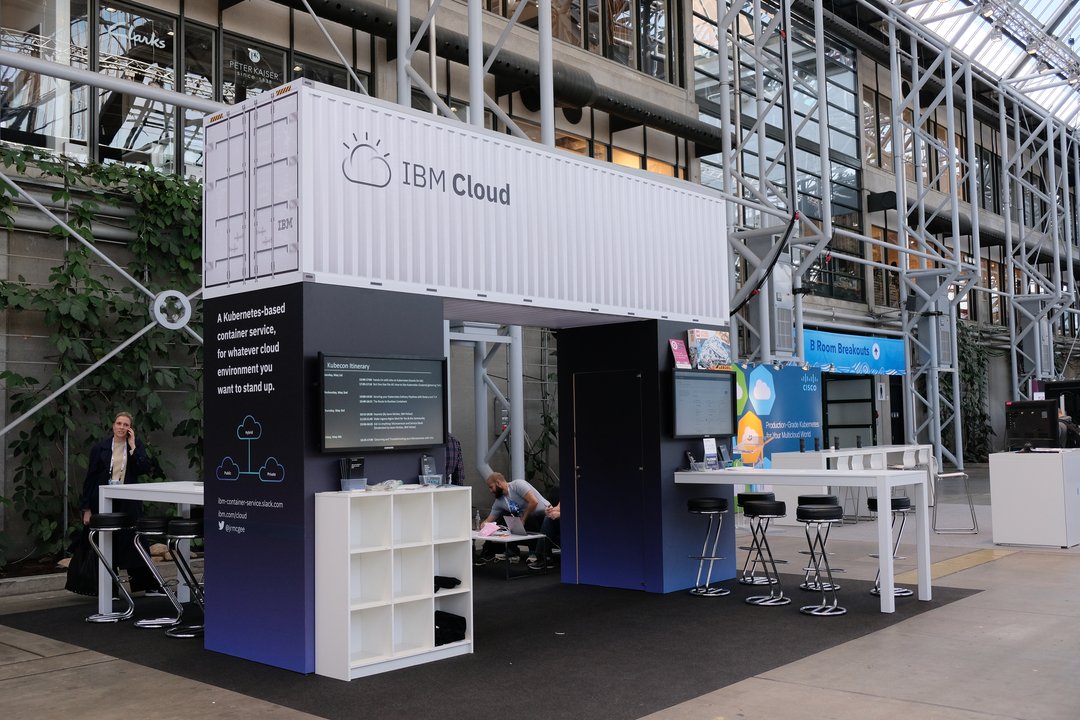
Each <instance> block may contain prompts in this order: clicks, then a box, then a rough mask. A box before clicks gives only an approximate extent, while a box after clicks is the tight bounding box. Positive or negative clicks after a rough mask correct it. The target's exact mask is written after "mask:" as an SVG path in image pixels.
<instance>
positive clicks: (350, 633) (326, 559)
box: [315, 486, 473, 680]
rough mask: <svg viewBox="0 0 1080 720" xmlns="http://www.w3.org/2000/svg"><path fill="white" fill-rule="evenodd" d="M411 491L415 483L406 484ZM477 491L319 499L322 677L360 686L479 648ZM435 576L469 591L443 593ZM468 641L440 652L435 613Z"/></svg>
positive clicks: (318, 666) (318, 652) (318, 654)
mask: <svg viewBox="0 0 1080 720" xmlns="http://www.w3.org/2000/svg"><path fill="white" fill-rule="evenodd" d="M406 487H411V486H406ZM471 509H472V489H471V488H467V487H457V486H453V487H417V488H416V489H408V490H406V489H401V488H399V489H397V490H393V491H376V490H367V491H357V492H328V493H317V494H316V495H315V672H316V673H318V674H319V675H326V676H327V677H333V678H337V679H339V680H352V679H353V678H358V677H363V676H365V675H374V674H376V673H380V672H386V671H387V670H396V669H398V668H403V667H409V666H411V665H419V664H421V663H426V662H431V661H433V660H441V659H443V658H448V657H454V656H455V655H464V654H466V653H471V652H472V651H473V641H472V638H473V632H472V630H473V603H472V539H471V535H470V527H469V522H470V515H469V513H470V511H471ZM436 575H444V576H449V577H455V578H457V579H459V580H460V581H461V584H460V585H458V586H457V587H455V588H452V589H440V590H439V591H438V592H437V593H436V592H435V581H434V578H435V576H436ZM437 610H442V611H444V612H449V613H453V614H454V615H459V616H461V617H463V618H465V639H464V640H461V641H458V642H453V643H447V644H444V645H438V646H436V645H435V611H437Z"/></svg>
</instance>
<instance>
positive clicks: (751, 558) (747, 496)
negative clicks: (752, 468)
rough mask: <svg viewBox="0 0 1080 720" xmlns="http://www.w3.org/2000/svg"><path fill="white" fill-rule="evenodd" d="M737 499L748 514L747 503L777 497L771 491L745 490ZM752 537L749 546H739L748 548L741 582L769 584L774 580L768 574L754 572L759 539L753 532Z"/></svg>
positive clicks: (740, 576)
mask: <svg viewBox="0 0 1080 720" xmlns="http://www.w3.org/2000/svg"><path fill="white" fill-rule="evenodd" d="M736 499H737V501H738V503H739V507H741V508H743V514H744V515H746V503H748V502H756V501H758V500H767V501H772V500H775V499H776V495H775V494H774V493H771V492H744V493H739V494H738V495H737V496H736ZM746 517H747V519H749V517H750V516H749V515H746ZM750 529H751V531H753V529H754V525H753V523H750ZM751 537H752V538H753V539H752V540H751V543H750V545H749V547H740V548H739V549H740V550H746V560H744V561H743V566H742V573H740V575H739V584H741V585H768V584H770V583H772V582H773V581H772V580H771V579H770V578H769V576H768V574H766V575H764V576H762V575H755V574H754V572H755V570H756V569H757V563H758V559H757V555H756V554H755V553H754V551H755V550H756V549H757V539H756V536H754V535H753V533H751Z"/></svg>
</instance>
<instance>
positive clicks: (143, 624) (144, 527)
mask: <svg viewBox="0 0 1080 720" xmlns="http://www.w3.org/2000/svg"><path fill="white" fill-rule="evenodd" d="M168 529H169V521H168V519H167V518H150V517H142V518H139V519H138V520H136V521H135V551H136V552H137V553H139V557H141V558H142V559H143V562H144V563H146V567H148V568H150V573H151V574H152V575H153V576H154V579H155V580H157V583H158V586H160V587H161V590H162V592H164V593H165V596H166V597H167V598H169V602H170V603H172V606H173V609H174V610H176V617H159V618H143V619H141V620H136V621H135V627H137V628H161V627H175V626H177V625H179V624H180V618H181V617H182V616H183V614H184V606H183V605H181V604H180V601H179V600H177V599H176V594H175V593H174V592H173V591H172V589H171V588H169V584H168V583H167V582H165V580H164V579H163V578H162V577H161V573H160V572H158V569H157V566H156V565H155V564H154V560H153V558H151V557H150V553H148V552H147V551H146V548H145V547H143V544H142V538H146V539H147V540H151V541H153V540H156V541H157V542H162V541H164V540H165V539H166V534H167V532H168Z"/></svg>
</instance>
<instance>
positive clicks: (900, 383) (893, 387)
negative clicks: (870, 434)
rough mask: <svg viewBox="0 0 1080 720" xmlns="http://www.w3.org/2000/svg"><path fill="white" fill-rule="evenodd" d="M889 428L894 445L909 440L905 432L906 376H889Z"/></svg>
mask: <svg viewBox="0 0 1080 720" xmlns="http://www.w3.org/2000/svg"><path fill="white" fill-rule="evenodd" d="M889 428H890V430H891V432H892V444H893V445H901V444H903V443H906V442H907V439H906V437H905V432H904V378H902V377H900V376H899V375H890V376H889Z"/></svg>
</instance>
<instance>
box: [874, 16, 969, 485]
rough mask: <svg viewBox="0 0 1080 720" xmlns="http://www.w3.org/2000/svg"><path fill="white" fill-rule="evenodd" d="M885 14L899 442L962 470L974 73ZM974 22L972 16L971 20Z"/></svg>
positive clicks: (963, 61)
mask: <svg viewBox="0 0 1080 720" xmlns="http://www.w3.org/2000/svg"><path fill="white" fill-rule="evenodd" d="M889 19H890V22H889V23H888V37H889V55H890V58H891V60H892V62H891V63H890V65H891V68H890V81H891V91H892V97H893V103H892V127H893V138H894V141H893V144H894V148H896V145H897V144H898V143H902V148H903V149H902V151H896V152H894V154H893V172H894V175H895V180H896V223H897V245H898V250H899V251H900V259H901V261H900V263H899V265H900V288H901V298H902V304H901V309H900V323H901V330H902V331H903V337H904V346H905V352H906V356H907V360H908V372H907V374H906V375H905V376H904V411H905V417H906V419H907V427H906V428H905V430H906V434H907V437H906V441H907V442H909V443H914V442H929V443H930V444H932V445H933V446H934V456H935V459H936V462H937V465H938V467H941V464H942V461H943V460H948V461H949V462H950V463H952V464H954V465H955V466H956V467H958V468H963V467H964V454H963V428H962V427H961V422H960V420H961V414H960V412H959V408H960V400H961V388H960V368H959V360H958V356H957V346H956V318H957V307H958V306H959V304H960V303H961V301H963V300H964V299H965V298H966V296H967V294H968V293H969V292H970V290H971V288H972V287H973V286H974V285H975V284H976V283H977V282H978V280H979V268H980V264H979V261H978V260H977V258H980V257H981V252H980V240H979V222H978V214H977V213H972V222H971V229H970V237H971V255H972V258H973V259H972V260H971V261H965V258H964V256H963V253H962V244H961V235H962V233H961V224H960V188H961V187H963V188H964V189H965V190H966V193H967V196H968V197H969V198H975V197H977V196H978V195H977V193H978V185H977V173H976V172H975V164H974V161H973V158H975V157H976V154H975V138H974V137H973V133H972V132H965V133H963V137H964V138H966V143H965V147H963V148H962V149H961V147H960V146H959V144H958V142H957V138H958V137H959V136H960V129H961V128H960V127H958V121H959V120H960V119H961V118H963V120H964V126H965V127H967V128H972V127H974V106H973V98H974V96H975V87H974V76H973V71H972V65H971V61H970V60H969V59H966V58H963V57H960V56H959V55H958V54H956V53H954V52H953V51H952V48H951V47H950V46H948V45H946V44H944V43H943V42H942V41H940V40H939V39H938V38H936V37H935V36H933V35H931V34H929V33H927V32H925V31H923V30H922V29H921V28H919V27H918V26H916V25H914V23H912V22H911V21H910V20H909V19H908V18H907V16H905V15H901V14H900V12H899V11H898V10H895V9H894V10H891V11H890V13H889ZM976 20H978V18H977V15H975V14H974V13H972V14H971V18H970V21H971V22H974V21H976ZM905 40H906V41H905ZM940 120H944V122H945V137H944V138H941V137H940V136H939V135H938V133H936V132H935V127H934V125H935V124H936V123H938V122H940ZM935 159H936V162H933V164H932V160H935ZM909 161H910V166H911V167H913V170H914V172H913V173H912V175H913V178H912V180H911V181H909V179H908V177H907V170H908V166H909ZM940 188H945V189H946V190H947V191H946V192H942V191H941V190H940ZM940 222H947V223H948V230H947V231H946V232H941V230H940V229H939V227H938V223H940ZM946 388H947V390H948V391H947V392H945V393H943V392H942V391H943V390H945V389H946ZM946 431H949V432H946Z"/></svg>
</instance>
